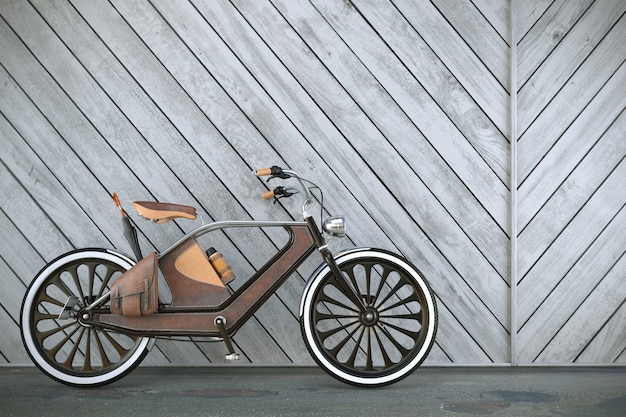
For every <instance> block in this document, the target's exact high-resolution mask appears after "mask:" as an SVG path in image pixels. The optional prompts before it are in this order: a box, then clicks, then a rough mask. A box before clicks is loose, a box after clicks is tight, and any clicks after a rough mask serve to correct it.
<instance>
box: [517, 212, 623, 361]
mask: <svg viewBox="0 0 626 417" xmlns="http://www.w3.org/2000/svg"><path fill="white" fill-rule="evenodd" d="M624 247H626V210H625V209H622V210H621V211H620V212H619V213H618V214H617V216H616V217H615V218H614V219H613V220H612V221H611V222H610V223H609V224H608V225H607V227H606V228H605V229H604V230H603V231H602V233H601V234H600V235H599V236H598V238H597V239H595V240H594V241H593V242H592V243H591V244H590V246H589V248H588V249H586V250H585V252H584V253H583V254H582V256H581V257H580V259H577V260H576V263H575V264H574V265H573V266H572V268H571V269H569V270H567V271H566V272H565V275H564V276H563V277H562V278H561V277H560V275H561V274H563V272H561V271H553V270H544V271H543V274H544V275H548V274H551V275H553V276H555V277H556V276H559V281H558V282H556V280H555V281H554V282H553V284H552V285H554V288H550V287H548V288H546V287H545V286H543V285H541V286H539V285H538V286H537V288H528V286H524V290H525V294H524V299H525V300H524V301H525V302H524V301H522V303H520V307H522V308H523V309H524V310H522V311H521V313H522V314H520V316H521V317H520V318H521V320H524V321H523V322H522V321H521V320H520V323H521V324H522V325H521V327H520V331H519V351H520V362H533V360H534V359H535V357H536V356H537V355H538V354H539V352H540V351H541V349H543V347H545V346H546V345H547V344H548V342H549V341H550V339H551V338H552V337H553V336H554V335H555V334H556V333H557V332H558V331H559V330H560V329H561V327H563V326H564V325H565V323H566V322H567V320H568V319H569V318H570V317H571V315H572V314H573V313H574V311H576V309H578V308H579V307H580V305H581V304H583V303H584V301H585V299H586V298H587V297H588V296H589V295H590V294H591V293H592V292H593V291H594V290H595V287H596V286H597V285H598V283H599V282H600V281H601V280H602V279H603V278H604V276H605V275H606V274H607V272H608V271H609V270H610V269H611V268H612V267H613V263H614V262H615V259H618V258H619V257H620V256H622V254H623V252H624V249H623V248H624ZM564 256H565V257H569V254H564ZM557 274H558V275H557ZM531 297H535V298H537V299H539V300H541V304H538V302H534V303H533V305H532V306H531V305H529V304H530V303H529V302H528V301H530V300H529V299H530V298H531ZM611 337H615V334H612V336H611ZM617 339H618V341H619V340H620V338H617ZM609 340H610V338H609Z"/></svg>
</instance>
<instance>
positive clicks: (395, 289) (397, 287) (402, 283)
mask: <svg viewBox="0 0 626 417" xmlns="http://www.w3.org/2000/svg"><path fill="white" fill-rule="evenodd" d="M405 285H406V281H405V280H403V279H402V280H400V281H398V282H397V283H396V285H394V286H393V288H392V289H391V290H389V292H388V293H387V295H386V296H385V298H383V299H382V300H381V301H379V302H378V304H377V305H376V308H381V306H382V305H383V304H385V303H386V302H387V300H389V299H390V298H391V297H392V296H394V295H395V294H396V293H397V292H398V291H399V290H400V288H402V287H404V286H405Z"/></svg>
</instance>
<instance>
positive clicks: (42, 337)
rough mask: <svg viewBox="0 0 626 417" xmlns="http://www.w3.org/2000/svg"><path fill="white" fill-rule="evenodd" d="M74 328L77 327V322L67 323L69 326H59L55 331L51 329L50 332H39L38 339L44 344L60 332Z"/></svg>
mask: <svg viewBox="0 0 626 417" xmlns="http://www.w3.org/2000/svg"><path fill="white" fill-rule="evenodd" d="M72 326H77V324H76V322H71V323H67V324H65V325H63V326H59V327H56V328H54V329H50V330H48V331H45V332H39V333H38V334H37V339H39V340H40V341H41V343H43V341H44V340H46V339H47V338H48V337H50V336H52V335H53V334H56V333H58V332H62V331H64V330H65V329H68V328H70V327H72Z"/></svg>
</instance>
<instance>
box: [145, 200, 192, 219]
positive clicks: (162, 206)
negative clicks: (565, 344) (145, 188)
mask: <svg viewBox="0 0 626 417" xmlns="http://www.w3.org/2000/svg"><path fill="white" fill-rule="evenodd" d="M133 207H134V208H135V210H137V213H139V215H140V216H141V217H143V218H144V219H148V220H152V221H153V222H155V223H158V224H163V223H167V222H169V221H170V220H174V219H181V218H182V219H189V220H195V219H196V216H197V213H196V209H195V207H191V206H184V205H182V204H172V203H160V202H157V201H135V202H134V203H133Z"/></svg>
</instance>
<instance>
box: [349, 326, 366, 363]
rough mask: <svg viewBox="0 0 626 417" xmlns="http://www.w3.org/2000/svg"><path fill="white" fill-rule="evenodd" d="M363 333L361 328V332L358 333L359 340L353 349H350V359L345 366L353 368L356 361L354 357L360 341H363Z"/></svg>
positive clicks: (363, 329)
mask: <svg viewBox="0 0 626 417" xmlns="http://www.w3.org/2000/svg"><path fill="white" fill-rule="evenodd" d="M364 333H365V327H361V332H360V333H359V339H358V340H357V341H356V344H355V346H354V349H352V353H350V357H349V358H348V360H347V361H346V365H348V366H350V367H351V368H354V366H355V365H354V364H355V361H356V355H357V354H358V353H359V350H360V346H361V341H362V340H363V334H364Z"/></svg>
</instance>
